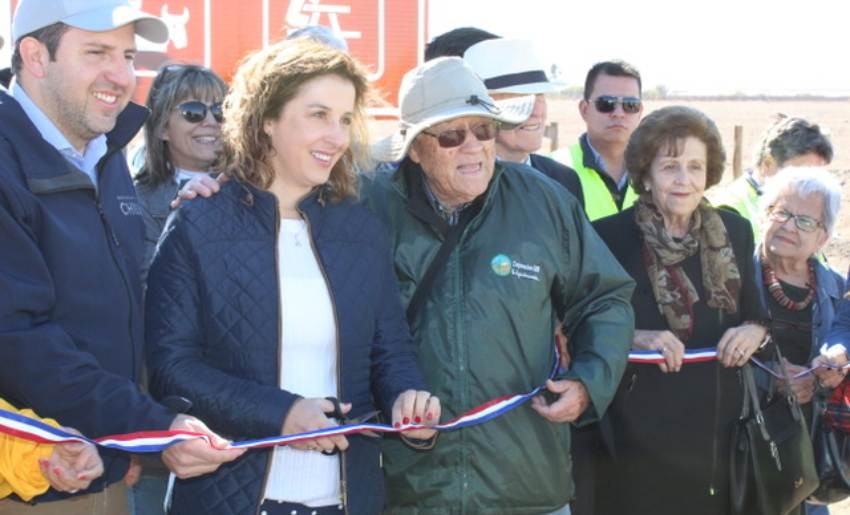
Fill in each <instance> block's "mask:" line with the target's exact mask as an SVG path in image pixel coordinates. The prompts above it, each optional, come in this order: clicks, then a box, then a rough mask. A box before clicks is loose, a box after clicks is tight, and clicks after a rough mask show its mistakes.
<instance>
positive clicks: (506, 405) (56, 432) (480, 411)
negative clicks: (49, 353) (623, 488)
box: [0, 353, 559, 453]
mask: <svg viewBox="0 0 850 515" xmlns="http://www.w3.org/2000/svg"><path fill="white" fill-rule="evenodd" d="M558 362H559V359H558V356H557V353H556V355H555V360H554V364H553V367H552V371H551V372H550V373H549V378H550V379H551V378H553V377H555V374H556V373H557V372H558ZM544 388H545V386H538V387H537V388H534V389H533V390H531V391H530V392H528V393H524V394H518V395H504V396H502V397H497V398H495V399H491V400H489V401H487V402H485V403H484V404H481V405H480V406H477V407H475V408H473V409H471V410H469V411H467V412H466V413H464V414H462V415H460V416H459V417H457V418H455V419H452V420H450V421H448V422H445V423H443V424H437V425H435V426H425V425H422V424H402V425H401V426H399V427H393V426H390V425H387V424H375V423H359V424H348V425H341V426H335V427H329V428H325V429H319V430H316V431H308V432H304V433H297V434H292V435H286V436H272V437H269V438H258V439H255V440H245V441H241V442H232V443H231V444H230V448H232V449H255V448H262V447H272V446H277V445H289V444H292V443H297V442H301V441H304V440H312V439H314V438H319V437H327V436H338V435H352V434H357V433H362V432H366V431H372V432H376V433H401V432H403V431H407V430H411V429H423V428H426V427H427V428H431V429H437V430H439V431H451V430H454V429H461V428H464V427H470V426H475V425H478V424H483V423H484V422H487V421H488V420H492V419H494V418H496V417H499V416H501V415H504V414H505V413H507V412H509V411H511V410H513V409H514V408H516V407H518V406H520V405H522V404H524V403H525V402H526V401H528V400H529V399H531V398H532V397H534V396H535V395H537V394H538V393H540V392H541V391H542V390H543V389H544ZM0 433H6V434H9V435H12V436H16V437H19V438H23V439H26V440H31V441H35V442H41V443H53V444H57V443H65V442H88V443H91V444H94V445H97V446H99V447H104V448H108V449H116V450H121V451H127V452H132V453H151V452H161V451H164V450H165V449H167V448H168V447H170V446H172V445H174V444H176V443H180V442H182V441H185V440H191V439H194V438H203V439H204V440H206V441H207V442H209V441H210V439H209V438H208V437H207V436H206V435H204V434H202V433H195V432H191V431H144V432H140V433H128V434H123V435H112V436H104V437H101V438H86V437H85V436H80V435H76V434H73V433H69V432H68V431H65V430H63V429H59V428H55V427H52V426H49V425H47V424H45V423H44V422H41V421H38V420H34V419H32V418H29V417H26V416H23V415H20V414H18V413H13V412H11V411H7V410H3V409H0Z"/></svg>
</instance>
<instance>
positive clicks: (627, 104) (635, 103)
mask: <svg viewBox="0 0 850 515" xmlns="http://www.w3.org/2000/svg"><path fill="white" fill-rule="evenodd" d="M617 104H620V105H621V106H623V112H624V113H628V114H635V113H637V112H638V111H640V106H641V100H640V98H638V97H616V96H614V95H602V96H599V97H596V100H594V101H593V105H595V106H596V110H597V111H599V112H600V113H613V112H614V109H616V108H617Z"/></svg>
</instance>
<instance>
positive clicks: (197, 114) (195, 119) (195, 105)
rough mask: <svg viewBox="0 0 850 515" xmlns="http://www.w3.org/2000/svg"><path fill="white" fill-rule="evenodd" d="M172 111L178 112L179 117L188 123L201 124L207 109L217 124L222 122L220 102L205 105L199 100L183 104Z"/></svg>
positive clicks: (222, 114)
mask: <svg viewBox="0 0 850 515" xmlns="http://www.w3.org/2000/svg"><path fill="white" fill-rule="evenodd" d="M174 109H177V110H178V111H180V115H181V116H182V117H183V119H184V120H186V121H187V122H189V123H201V122H202V121H204V118H206V117H207V109H209V110H210V113H212V115H213V118H215V121H216V122H218V123H221V122H223V121H224V113H223V112H222V111H221V102H215V103H213V104H205V103H203V102H201V101H199V100H192V101H189V102H183V103H182V104H180V105H178V106H177V107H175V108H174Z"/></svg>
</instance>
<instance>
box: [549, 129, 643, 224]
mask: <svg viewBox="0 0 850 515" xmlns="http://www.w3.org/2000/svg"><path fill="white" fill-rule="evenodd" d="M569 150H570V156H571V157H572V162H573V163H572V167H573V170H575V171H576V173H577V174H578V180H579V182H580V183H581V192H582V194H583V195H584V212H585V214H587V218H588V219H589V220H590V221H591V222H592V221H594V220H596V219H599V218H605V217H606V216H611V215H616V214H617V213H619V212H620V210H621V209H620V208H618V207H617V203H616V202H615V201H614V197H613V196H611V191H610V190H609V189H608V186H606V185H605V181H603V180H602V177H600V176H599V174H600V172H597V171H596V170H594V169H592V168H587V167H585V166H584V152H583V151H582V148H581V143H576V144H575V145H573V146H571V147H570V149H569ZM560 153H561V152H558V153H556V154H560ZM553 157H555V156H553ZM558 157H561V156H558ZM556 159H557V158H556ZM559 160H560V161H565V159H559ZM637 199H638V194H637V192H636V191H635V189H634V188H633V187H632V185H631V184H629V185H628V186H627V187H626V197H625V198H624V199H623V207H622V209H626V208H629V207H631V206H632V204H634V203H635V201H636V200H637Z"/></svg>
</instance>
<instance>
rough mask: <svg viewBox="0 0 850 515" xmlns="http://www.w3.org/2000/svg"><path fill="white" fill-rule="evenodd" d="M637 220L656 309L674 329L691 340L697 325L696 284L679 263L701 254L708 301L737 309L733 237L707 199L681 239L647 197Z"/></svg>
mask: <svg viewBox="0 0 850 515" xmlns="http://www.w3.org/2000/svg"><path fill="white" fill-rule="evenodd" d="M635 222H636V223H637V225H638V227H639V228H640V231H641V234H642V237H643V245H642V254H643V261H644V264H645V265H646V269H647V272H648V274H649V281H650V283H652V292H653V293H654V294H655V300H656V302H657V303H658V308H659V310H660V311H661V313H662V314H663V315H664V318H665V319H666V320H667V324H668V325H669V326H670V329H671V330H672V331H673V333H674V334H675V335H676V336H677V337H678V338H680V339H682V340H686V339H688V338H690V336H691V334H692V333H693V328H694V309H693V308H694V304H696V303H697V302H698V301H699V295H697V291H696V288H695V287H694V285H693V283H692V282H691V280H690V279H689V278H688V276H687V274H685V272H684V270H682V267H681V266H679V264H680V263H681V262H682V261H684V260H685V259H686V258H688V257H690V256H693V255H694V254H695V253H697V252H699V257H700V269H701V270H702V284H703V288H704V289H705V291H706V293H707V294H708V305H709V307H712V308H715V309H717V308H719V309H723V310H724V311H726V312H727V313H734V312H736V311H737V310H738V296H739V294H740V292H741V273H740V270H739V269H738V264H737V263H736V261H735V253H734V251H733V250H732V246H731V244H730V243H729V235H728V234H727V233H726V227H725V226H724V225H723V220H722V219H721V218H720V215H718V214H717V212H716V211H715V210H714V208H713V207H711V205H710V204H709V203H708V201H707V200H705V199H703V200H702V201H700V203H699V206H697V209H696V211H694V213H693V215H692V216H691V227H690V229H688V234H686V235H685V237H684V238H682V239H674V238H673V237H672V236H670V233H669V232H667V229H666V228H665V227H664V219H663V218H662V216H661V213H660V212H659V211H658V208H657V207H656V206H655V204H653V203H652V200H651V199H650V198H649V196H648V195H642V196H641V198H640V199H639V200H638V202H637V203H636V204H635Z"/></svg>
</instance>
